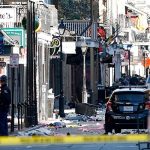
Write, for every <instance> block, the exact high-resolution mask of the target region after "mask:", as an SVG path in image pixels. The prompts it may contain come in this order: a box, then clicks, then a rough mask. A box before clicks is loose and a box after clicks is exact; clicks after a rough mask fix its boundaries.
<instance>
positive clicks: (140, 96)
mask: <svg viewBox="0 0 150 150" xmlns="http://www.w3.org/2000/svg"><path fill="white" fill-rule="evenodd" d="M112 100H113V101H121V102H122V101H127V102H137V103H140V102H143V101H144V93H141V92H118V93H115V94H114V96H113V97H112Z"/></svg>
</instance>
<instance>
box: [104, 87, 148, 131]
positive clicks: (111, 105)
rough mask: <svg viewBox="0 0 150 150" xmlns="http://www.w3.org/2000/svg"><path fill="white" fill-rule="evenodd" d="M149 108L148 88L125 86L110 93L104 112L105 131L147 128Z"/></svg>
mask: <svg viewBox="0 0 150 150" xmlns="http://www.w3.org/2000/svg"><path fill="white" fill-rule="evenodd" d="M149 110H150V89H148V88H146V87H144V88H141V87H131V86H130V87H127V88H122V89H116V90H114V91H113V93H112V94H111V96H110V98H109V100H108V102H107V104H106V112H105V132H106V133H108V132H112V130H113V129H114V130H115V133H120V132H121V129H147V117H148V111H149Z"/></svg>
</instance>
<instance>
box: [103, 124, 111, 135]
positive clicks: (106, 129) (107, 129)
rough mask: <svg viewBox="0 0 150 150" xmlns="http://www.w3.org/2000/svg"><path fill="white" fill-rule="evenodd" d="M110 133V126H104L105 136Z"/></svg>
mask: <svg viewBox="0 0 150 150" xmlns="http://www.w3.org/2000/svg"><path fill="white" fill-rule="evenodd" d="M108 133H112V126H111V125H110V124H107V123H106V124H105V134H108Z"/></svg>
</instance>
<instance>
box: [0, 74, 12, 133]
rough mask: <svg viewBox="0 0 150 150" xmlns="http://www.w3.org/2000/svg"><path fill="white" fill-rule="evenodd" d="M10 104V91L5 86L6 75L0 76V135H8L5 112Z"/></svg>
mask: <svg viewBox="0 0 150 150" xmlns="http://www.w3.org/2000/svg"><path fill="white" fill-rule="evenodd" d="M10 104H11V92H10V89H9V88H8V86H7V76H5V75H2V76H1V77H0V136H7V135H8V122H7V114H8V112H9V106H10Z"/></svg>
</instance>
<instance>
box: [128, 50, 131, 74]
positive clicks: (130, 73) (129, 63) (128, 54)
mask: <svg viewBox="0 0 150 150" xmlns="http://www.w3.org/2000/svg"><path fill="white" fill-rule="evenodd" d="M128 55H129V77H131V68H130V67H131V65H130V61H131V59H130V50H128Z"/></svg>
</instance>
